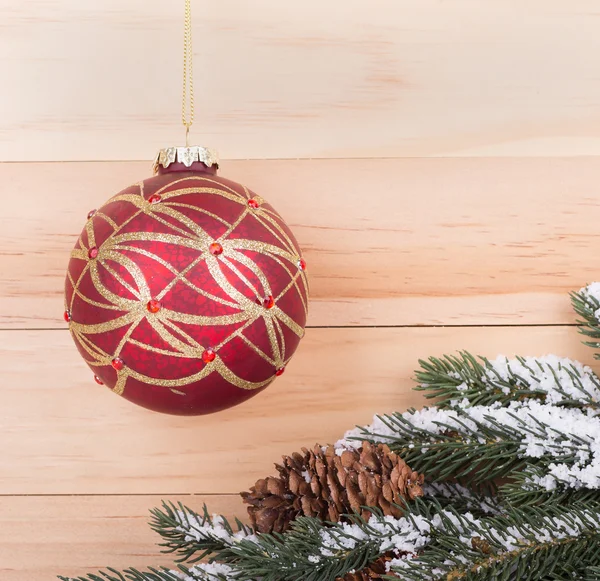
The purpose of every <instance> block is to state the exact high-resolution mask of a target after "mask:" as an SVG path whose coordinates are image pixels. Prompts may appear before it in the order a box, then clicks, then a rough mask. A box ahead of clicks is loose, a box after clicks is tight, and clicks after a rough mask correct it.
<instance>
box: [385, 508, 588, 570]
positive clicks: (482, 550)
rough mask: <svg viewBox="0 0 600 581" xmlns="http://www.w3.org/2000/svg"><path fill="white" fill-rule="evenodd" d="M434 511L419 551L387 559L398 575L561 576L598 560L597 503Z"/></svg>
mask: <svg viewBox="0 0 600 581" xmlns="http://www.w3.org/2000/svg"><path fill="white" fill-rule="evenodd" d="M437 516H438V520H437V522H436V521H435V518H434V519H432V522H434V523H435V528H433V529H432V531H431V541H430V544H429V545H428V546H427V547H426V549H425V550H424V551H423V553H422V554H421V555H419V556H417V557H415V558H409V557H404V558H402V559H398V560H394V561H392V570H393V571H395V572H397V573H398V574H399V576H401V578H402V579H405V580H406V581H421V580H422V579H431V580H435V581H442V580H443V581H447V580H451V581H457V580H459V579H460V580H465V581H484V580H492V579H493V580H499V579H519V581H526V580H534V579H535V580H541V579H549V578H552V579H566V578H573V573H574V572H575V571H578V570H579V571H581V570H582V569H584V568H585V567H588V566H597V565H600V550H599V549H598V546H599V543H600V530H598V528H597V522H598V518H599V517H600V505H598V504H595V505H593V506H583V507H580V506H574V507H571V508H570V509H568V510H564V509H562V508H561V507H560V506H556V507H546V508H544V509H535V510H531V509H530V510H527V511H523V510H521V511H513V512H511V513H509V514H508V515H507V516H504V517H494V518H488V519H481V520H477V519H473V518H471V517H470V515H461V514H459V513H457V512H455V511H452V510H446V511H442V512H440V513H439V514H438V515H437ZM565 575H567V576H565Z"/></svg>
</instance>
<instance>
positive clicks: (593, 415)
mask: <svg viewBox="0 0 600 581" xmlns="http://www.w3.org/2000/svg"><path fill="white" fill-rule="evenodd" d="M357 439H358V440H364V439H367V440H371V441H372V442H385V443H387V444H388V445H389V446H390V448H391V449H392V450H394V451H395V452H397V453H398V454H399V455H401V456H402V457H403V458H404V459H405V461H406V462H408V463H410V465H411V466H412V467H413V468H414V469H415V470H417V471H418V472H422V473H425V474H427V476H428V478H429V479H430V480H433V481H444V480H450V479H459V480H461V481H463V482H464V483H466V484H468V485H474V484H482V483H486V482H492V481H494V480H496V479H498V478H512V477H514V475H515V474H517V473H518V472H519V471H521V470H524V469H527V470H525V474H528V475H530V476H531V478H530V479H529V481H528V482H526V484H527V486H528V487H530V488H531V489H535V488H537V489H538V490H540V491H546V492H548V491H555V490H556V491H559V490H560V489H572V490H578V489H581V488H588V489H594V490H598V489H600V455H599V454H596V449H597V447H598V446H599V445H600V412H598V411H591V410H582V409H577V408H563V407H559V406H553V405H549V404H541V403H539V402H536V401H532V400H526V401H524V402H512V403H511V404H509V405H508V406H506V407H501V406H500V405H499V404H495V405H492V406H469V405H465V406H464V407H463V406H458V407H456V408H452V409H440V408H436V407H431V408H424V409H422V410H419V411H416V410H409V411H408V412H406V413H404V414H392V415H387V416H376V417H375V420H374V422H373V424H371V425H370V426H364V427H359V428H356V429H355V430H352V431H350V432H348V433H347V434H346V437H345V439H343V440H340V441H339V442H338V443H337V444H336V446H337V447H338V449H339V448H344V447H349V446H350V447H351V446H353V445H356V443H355V441H356V440H357ZM529 468H532V470H529ZM534 468H535V471H533V469H534Z"/></svg>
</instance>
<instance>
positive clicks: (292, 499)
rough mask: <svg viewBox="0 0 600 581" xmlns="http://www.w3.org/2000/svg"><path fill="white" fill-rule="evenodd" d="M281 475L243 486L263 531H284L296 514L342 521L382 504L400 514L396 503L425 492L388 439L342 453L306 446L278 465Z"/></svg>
mask: <svg viewBox="0 0 600 581" xmlns="http://www.w3.org/2000/svg"><path fill="white" fill-rule="evenodd" d="M275 466H276V468H277V471H278V472H279V476H278V477H275V476H269V477H267V478H263V479H261V480H258V481H257V482H256V484H255V485H254V486H253V487H252V488H251V489H250V491H249V492H243V493H242V498H243V499H244V502H246V503H247V504H249V505H250V506H249V507H248V514H249V515H250V520H251V522H252V526H253V527H254V528H255V529H256V530H257V531H258V532H261V533H270V532H273V531H275V532H283V531H285V530H286V529H287V528H288V527H289V525H290V523H291V521H293V520H294V519H295V518H296V517H297V516H311V517H317V518H320V519H321V520H327V521H331V522H337V521H338V520H339V519H340V515H342V514H350V513H353V512H357V513H360V514H361V516H362V517H363V518H365V519H367V518H369V516H370V514H371V513H370V511H368V510H366V509H363V508H361V507H362V506H372V507H378V508H379V509H380V510H381V511H382V512H383V513H384V514H385V515H391V516H395V517H399V516H400V514H401V512H400V510H399V509H398V508H397V507H396V506H394V505H395V504H399V505H402V504H403V502H404V500H406V499H414V498H416V497H417V496H422V495H423V490H422V488H421V484H423V476H422V475H420V474H418V473H416V472H413V471H412V470H411V469H410V467H409V466H408V465H407V464H406V463H405V462H404V460H402V458H400V457H399V456H398V455H396V454H395V453H394V452H392V451H390V449H389V447H388V446H387V445H386V444H377V445H375V444H371V443H369V442H366V441H365V442H363V444H362V447H361V448H360V449H359V450H344V451H343V452H342V454H341V455H340V456H338V455H337V454H336V452H335V450H334V448H333V446H328V447H326V448H324V449H323V448H321V446H318V445H317V446H315V447H314V448H313V450H307V449H306V448H303V449H302V454H299V453H294V454H292V455H291V456H284V457H283V464H282V465H279V464H276V465H275Z"/></svg>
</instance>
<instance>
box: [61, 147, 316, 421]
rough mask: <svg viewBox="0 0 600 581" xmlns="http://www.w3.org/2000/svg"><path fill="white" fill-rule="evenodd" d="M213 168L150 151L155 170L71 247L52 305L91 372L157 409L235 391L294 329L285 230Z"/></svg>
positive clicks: (242, 394) (184, 152)
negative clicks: (65, 317) (61, 308)
mask: <svg viewBox="0 0 600 581" xmlns="http://www.w3.org/2000/svg"><path fill="white" fill-rule="evenodd" d="M216 169H217V163H216V158H215V157H214V155H213V154H212V152H210V150H206V149H204V148H198V147H181V148H170V149H167V150H163V151H162V152H161V153H160V156H159V158H158V159H157V164H156V171H157V175H156V176H154V177H152V178H149V179H147V180H145V181H143V182H141V183H138V184H136V185H133V186H130V187H129V188H126V189H125V190H123V191H122V192H121V193H119V194H117V195H116V196H114V197H113V198H111V199H110V200H108V201H107V202H106V203H105V204H104V205H103V206H102V207H100V208H98V210H96V211H95V212H94V213H93V214H92V215H91V216H90V217H89V218H88V220H87V223H86V225H85V228H84V229H83V231H82V233H81V235H80V237H79V240H78V241H77V244H76V245H75V248H74V250H73V252H72V253H71V261H70V263H69V268H68V273H67V279H66V294H65V299H66V305H65V310H66V311H68V313H69V316H70V317H69V318H70V323H69V329H70V331H71V334H72V336H73V339H74V341H75V344H76V346H77V348H78V349H79V352H80V353H81V355H82V357H83V358H84V359H85V361H86V363H87V364H88V365H89V366H90V367H91V369H92V371H93V373H94V374H95V376H96V381H99V382H102V383H104V384H105V385H107V386H108V387H109V388H111V389H112V391H114V392H115V393H117V394H119V395H122V396H123V397H125V398H126V399H128V400H130V401H132V402H134V403H137V404H139V405H141V406H144V407H146V408H149V409H152V410H156V411H160V412H165V413H172V414H183V415H198V414H206V413H211V412H215V411H218V410H222V409H225V408H228V407H231V406H234V405H236V404H238V403H241V402H242V401H244V400H247V399H249V398H250V397H252V396H254V395H256V394H257V393H259V392H260V391H262V390H263V389H264V388H266V387H267V386H268V385H269V384H270V383H271V382H272V381H273V380H274V378H275V377H277V376H279V375H281V373H283V369H284V368H285V366H286V364H287V363H288V361H289V360H290V358H291V356H292V355H293V353H294V351H295V350H296V348H297V346H298V343H299V342H300V339H301V338H302V336H303V335H304V326H305V323H306V315H307V298H308V282H307V278H306V273H305V272H304V266H301V265H304V264H305V263H304V261H303V259H302V256H301V252H300V249H299V247H298V243H297V242H296V239H295V238H294V235H293V234H292V232H291V231H290V229H289V228H288V227H287V225H286V224H285V222H284V221H283V219H282V218H281V217H280V216H279V214H277V212H276V211H275V210H274V209H273V208H272V207H271V206H270V205H269V204H268V203H267V202H265V201H264V200H262V198H259V197H258V196H256V195H255V194H254V193H253V192H251V191H249V190H248V189H247V188H245V187H244V186H241V185H239V184H236V183H235V182H232V181H229V180H227V179H224V178H221V177H218V176H217V175H216ZM257 200H260V203H259V202H258V201H257ZM251 202H252V203H251Z"/></svg>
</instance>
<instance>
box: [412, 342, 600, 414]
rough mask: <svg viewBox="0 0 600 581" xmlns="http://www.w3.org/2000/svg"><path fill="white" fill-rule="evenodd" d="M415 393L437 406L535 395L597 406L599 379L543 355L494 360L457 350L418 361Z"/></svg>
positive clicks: (572, 363)
mask: <svg viewBox="0 0 600 581" xmlns="http://www.w3.org/2000/svg"><path fill="white" fill-rule="evenodd" d="M419 364H420V366H421V368H420V369H419V370H417V372H416V379H417V381H418V383H419V386H418V387H417V390H418V391H424V392H425V397H427V398H435V399H436V402H437V405H438V407H452V406H454V405H456V404H457V403H458V402H464V401H465V400H467V401H468V402H469V403H470V404H471V405H491V404H493V403H501V404H503V405H506V404H508V403H510V402H511V401H515V400H519V401H522V400H524V399H528V398H529V399H537V400H539V401H542V402H545V403H551V404H554V405H561V406H575V407H584V406H600V378H598V376H597V375H596V374H595V373H594V372H593V371H592V370H591V369H590V368H589V367H588V366H585V365H583V364H581V363H579V362H578V361H573V360H571V359H566V358H561V357H557V356H556V355H546V356H544V357H515V358H513V359H509V358H508V357H505V356H504V355H500V356H498V357H497V358H496V359H494V360H489V359H486V358H485V357H478V358H476V357H474V356H473V355H471V354H470V353H467V352H462V353H460V354H459V355H458V356H454V355H446V356H444V357H441V358H437V357H432V358H430V359H428V360H426V361H420V362H419Z"/></svg>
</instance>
